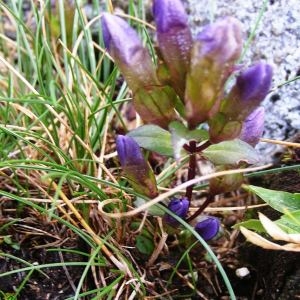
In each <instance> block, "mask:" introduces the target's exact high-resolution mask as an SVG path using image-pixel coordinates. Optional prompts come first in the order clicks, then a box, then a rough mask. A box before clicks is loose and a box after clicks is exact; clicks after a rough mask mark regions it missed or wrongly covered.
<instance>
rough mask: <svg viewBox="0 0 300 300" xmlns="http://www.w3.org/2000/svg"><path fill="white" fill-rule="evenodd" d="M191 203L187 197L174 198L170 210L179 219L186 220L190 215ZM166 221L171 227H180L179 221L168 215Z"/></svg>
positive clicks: (169, 206) (165, 217)
mask: <svg viewBox="0 0 300 300" xmlns="http://www.w3.org/2000/svg"><path fill="white" fill-rule="evenodd" d="M189 205H190V202H189V200H188V199H187V198H186V197H183V198H180V199H178V198H173V199H171V201H170V203H169V205H168V209H169V210H170V211H172V212H173V213H174V214H176V215H177V216H178V217H181V218H182V219H184V218H185V217H186V215H187V213H188V210H189ZM164 220H165V221H166V222H167V223H169V224H170V225H178V221H177V220H175V219H174V218H173V217H172V216H170V215H168V214H166V215H165V216H164Z"/></svg>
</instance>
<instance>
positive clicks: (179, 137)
mask: <svg viewBox="0 0 300 300" xmlns="http://www.w3.org/2000/svg"><path fill="white" fill-rule="evenodd" d="M169 130H170V132H171V135H172V145H173V149H174V158H175V159H179V158H180V156H181V154H182V152H183V148H182V147H183V145H184V144H186V143H188V142H189V141H190V140H195V141H196V142H201V141H205V140H208V138H209V136H208V132H207V131H206V130H204V129H194V130H189V129H188V128H187V127H185V126H184V125H183V124H182V123H181V122H178V121H173V122H171V123H170V124H169Z"/></svg>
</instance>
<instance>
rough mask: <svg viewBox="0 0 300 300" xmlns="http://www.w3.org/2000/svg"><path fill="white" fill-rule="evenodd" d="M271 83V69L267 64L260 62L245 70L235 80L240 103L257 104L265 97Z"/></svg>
mask: <svg viewBox="0 0 300 300" xmlns="http://www.w3.org/2000/svg"><path fill="white" fill-rule="evenodd" d="M271 82H272V67H271V66H270V65H268V64H265V63H263V62H260V63H257V64H256V65H253V66H252V67H250V68H249V69H247V70H245V71H244V72H242V73H241V75H240V76H238V78H237V80H236V87H237V89H238V90H239V91H240V99H241V101H243V102H244V103H247V102H249V101H251V102H255V103H256V105H257V104H259V103H260V102H261V101H262V100H263V99H264V98H265V97H266V96H267V94H268V92H269V90H270V87H271Z"/></svg>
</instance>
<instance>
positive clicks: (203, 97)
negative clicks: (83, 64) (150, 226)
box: [101, 0, 272, 239]
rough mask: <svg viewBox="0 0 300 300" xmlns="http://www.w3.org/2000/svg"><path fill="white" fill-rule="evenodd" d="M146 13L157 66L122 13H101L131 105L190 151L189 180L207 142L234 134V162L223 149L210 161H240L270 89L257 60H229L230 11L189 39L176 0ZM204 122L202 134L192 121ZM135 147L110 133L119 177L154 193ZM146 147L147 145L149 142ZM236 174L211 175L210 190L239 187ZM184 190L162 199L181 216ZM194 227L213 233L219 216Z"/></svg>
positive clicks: (237, 35) (233, 47) (235, 31)
mask: <svg viewBox="0 0 300 300" xmlns="http://www.w3.org/2000/svg"><path fill="white" fill-rule="evenodd" d="M153 15H154V21H155V24H156V35H157V42H158V49H159V50H158V53H157V57H158V64H157V65H155V64H154V62H153V60H152V58H151V55H150V53H149V51H148V50H147V48H146V47H144V45H143V43H142V41H141V39H140V38H139V36H138V34H137V32H136V31H135V30H134V29H133V28H132V27H130V26H129V24H128V23H127V22H126V21H125V20H124V19H122V18H120V17H118V16H115V15H112V14H109V13H104V14H103V16H102V19H101V21H102V32H103V41H104V44H105V47H106V49H107V51H108V52H109V54H110V55H111V56H112V58H113V59H114V62H115V63H116V65H117V66H118V67H119V69H120V71H121V72H122V74H123V76H124V78H125V80H126V82H127V84H128V86H129V88H130V89H131V91H132V96H133V104H134V107H135V109H136V111H137V112H138V113H139V115H140V116H141V118H142V120H143V121H144V123H145V124H152V125H155V126H157V128H160V130H159V132H162V131H163V132H164V133H163V135H165V132H166V131H169V134H170V135H171V138H170V141H172V145H173V148H176V147H177V146H178V145H179V146H180V148H182V147H183V146H185V148H184V149H185V150H187V151H188V152H189V153H190V154H191V155H190V170H191V174H190V176H189V179H191V178H193V177H194V176H195V172H194V171H193V170H192V169H193V168H194V169H195V162H194V159H195V153H197V151H198V150H197V149H200V150H199V151H200V152H201V151H203V150H204V149H205V147H209V145H212V146H213V145H214V144H219V143H220V144H221V143H222V142H223V143H224V142H225V143H226V142H227V141H233V140H236V139H238V142H236V143H235V144H232V145H233V146H232V145H231V146H230V147H231V149H232V148H233V147H235V145H242V146H241V147H242V149H241V150H239V156H238V158H237V162H236V163H235V162H233V163H232V159H229V160H228V162H227V161H225V162H224V156H225V155H223V156H222V157H221V159H215V162H214V161H212V162H213V163H215V165H216V169H219V170H227V169H230V168H231V167H232V165H233V164H235V165H236V166H237V165H238V164H239V162H240V161H243V160H244V161H246V162H247V159H244V158H243V157H242V158H241V157H240V153H243V151H244V150H245V151H246V152H247V151H250V150H249V147H250V146H249V145H251V146H255V145H256V144H257V142H258V141H259V138H260V136H261V135H262V132H263V125H264V109H263V108H262V107H260V106H259V105H260V103H261V102H262V100H263V99H264V98H265V96H266V95H267V93H268V92H269V89H270V85H271V80H272V68H271V66H270V65H268V64H266V63H265V62H263V61H259V62H256V63H255V64H254V65H252V66H250V67H248V68H245V67H243V66H237V65H236V61H237V59H238V58H239V57H240V55H241V51H242V42H243V35H242V29H241V23H240V22H239V21H238V20H237V19H235V18H232V17H227V18H223V19H220V20H217V21H216V22H215V23H213V24H210V25H207V26H205V27H204V28H203V30H202V31H201V32H200V33H199V34H198V35H197V36H196V37H195V38H193V37H192V34H191V31H190V28H189V26H188V17H187V14H186V12H185V10H184V7H183V5H182V3H181V1H180V0H154V1H153ZM233 75H234V77H235V82H234V84H233V85H232V87H231V89H230V90H229V91H227V89H226V88H225V86H226V82H227V81H228V79H229V77H231V76H233ZM174 123H175V125H174ZM203 123H206V124H207V125H208V130H206V131H205V133H203V130H202V129H200V128H199V127H200V125H201V124H203ZM146 126H147V125H146ZM206 128H207V127H206ZM152 129H153V127H151V130H152ZM149 130H150V129H149ZM151 134H152V133H151ZM146 136H147V135H146ZM147 137H148V136H147ZM191 141H192V142H194V146H193V147H191V146H190V145H192V144H191V143H190V142H191ZM240 141H242V142H240ZM243 142H245V143H244V144H243ZM195 143H196V144H197V143H199V144H201V146H199V147H198V146H197V145H196V144H195ZM147 144H148V146H149V144H151V143H149V142H148V143H147ZM245 144H246V146H245ZM195 145H196V146H195ZM203 145H205V147H204V146H203ZM140 146H141V147H143V146H144V145H143V144H141V143H137V142H136V140H135V139H134V138H133V137H130V136H118V137H117V152H118V156H119V159H120V163H121V166H122V168H123V170H124V172H125V175H126V177H127V178H128V180H129V182H130V183H131V185H132V187H133V188H134V189H135V191H136V192H138V193H140V194H143V195H146V196H148V197H150V198H153V197H155V196H156V195H157V194H158V191H157V187H156V181H155V176H154V173H153V171H152V169H151V168H150V166H149V164H148V162H147V161H146V160H145V158H144V156H143V154H142V151H141V149H140ZM224 147H229V146H228V144H226V145H225V146H224ZM145 148H147V147H145ZM250 148H251V147H250ZM147 149H149V150H153V149H152V145H150V146H149V148H147ZM157 149H159V147H157ZM158 152H159V151H158ZM179 152H180V149H179V150H178V149H174V153H176V155H177V154H178V153H179ZM208 152H209V151H208ZM212 152H214V151H211V152H210V153H212ZM176 155H175V156H176ZM207 155H209V154H207ZM203 157H205V155H204V156H202V158H203ZM212 158H213V156H212ZM220 161H221V162H222V163H221V164H220V163H218V162H220ZM218 164H219V165H218ZM242 180H243V176H240V175H239V174H238V175H234V176H225V177H222V178H217V179H212V180H211V182H210V189H209V192H210V193H211V195H216V194H218V193H222V192H226V191H230V190H232V189H234V188H238V187H239V185H240V184H241V183H242ZM186 196H187V198H180V199H176V198H174V199H172V200H171V201H170V204H169V209H170V210H171V211H172V212H174V213H176V214H177V215H178V216H180V217H182V218H185V217H186V215H187V213H188V209H189V203H190V200H191V199H190V198H191V189H190V190H189V191H188V190H187V193H186ZM165 221H166V222H167V223H169V224H173V225H174V226H176V224H177V222H176V220H175V219H174V218H172V217H171V216H166V217H165ZM195 228H196V230H197V231H198V232H199V233H200V234H201V235H202V236H203V237H204V238H205V239H210V238H211V237H212V236H214V235H215V234H216V233H217V231H218V228H219V222H218V221H216V219H215V218H212V217H205V218H204V219H201V220H200V221H199V222H198V223H197V224H196V226H195ZM207 228H211V231H209V230H208V229H207ZM207 230H208V231H207Z"/></svg>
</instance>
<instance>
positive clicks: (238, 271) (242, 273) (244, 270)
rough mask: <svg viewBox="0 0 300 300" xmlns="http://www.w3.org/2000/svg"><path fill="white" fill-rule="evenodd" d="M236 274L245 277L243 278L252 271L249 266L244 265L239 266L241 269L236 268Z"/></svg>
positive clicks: (241, 277)
mask: <svg viewBox="0 0 300 300" xmlns="http://www.w3.org/2000/svg"><path fill="white" fill-rule="evenodd" d="M235 275H236V276H237V277H238V278H240V279H243V278H245V277H247V276H248V275H250V271H249V269H248V268H246V267H242V268H239V269H236V270H235Z"/></svg>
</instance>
